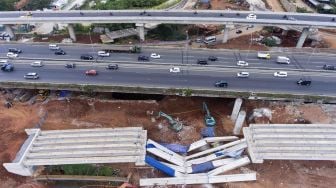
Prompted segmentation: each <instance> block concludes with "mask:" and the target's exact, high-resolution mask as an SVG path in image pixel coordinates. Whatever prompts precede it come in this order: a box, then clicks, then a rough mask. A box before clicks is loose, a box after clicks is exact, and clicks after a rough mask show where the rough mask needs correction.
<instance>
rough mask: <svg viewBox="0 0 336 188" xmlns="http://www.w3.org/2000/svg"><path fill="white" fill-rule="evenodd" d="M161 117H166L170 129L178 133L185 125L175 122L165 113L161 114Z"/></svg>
mask: <svg viewBox="0 0 336 188" xmlns="http://www.w3.org/2000/svg"><path fill="white" fill-rule="evenodd" d="M159 117H165V118H166V119H168V121H169V125H170V128H171V129H173V130H174V131H176V132H179V131H180V130H182V128H183V124H182V122H180V121H177V120H174V119H173V118H172V117H170V116H169V115H167V114H165V113H164V112H161V111H160V112H159Z"/></svg>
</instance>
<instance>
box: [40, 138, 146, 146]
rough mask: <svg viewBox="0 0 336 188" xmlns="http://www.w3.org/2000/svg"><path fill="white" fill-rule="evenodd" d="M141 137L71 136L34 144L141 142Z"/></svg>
mask: <svg viewBox="0 0 336 188" xmlns="http://www.w3.org/2000/svg"><path fill="white" fill-rule="evenodd" d="M141 141H142V139H141V138H120V137H112V138H110V137H105V138H99V137H95V138H87V139H84V138H72V139H59V140H40V141H38V142H36V143H34V146H42V145H53V144H84V143H96V142H114V143H125V142H141Z"/></svg>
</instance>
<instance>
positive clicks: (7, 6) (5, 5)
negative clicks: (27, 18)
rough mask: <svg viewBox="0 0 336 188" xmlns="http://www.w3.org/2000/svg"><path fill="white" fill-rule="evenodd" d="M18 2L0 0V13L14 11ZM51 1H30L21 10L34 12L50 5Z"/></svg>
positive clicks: (15, 0) (14, 0) (16, 0)
mask: <svg viewBox="0 0 336 188" xmlns="http://www.w3.org/2000/svg"><path fill="white" fill-rule="evenodd" d="M18 1H19V0H0V11H13V10H15V3H17V2H18ZM51 2H52V0H31V1H29V3H28V4H27V5H26V6H24V7H23V8H22V9H23V10H36V9H40V10H42V9H43V8H46V7H48V6H49V5H50V3H51Z"/></svg>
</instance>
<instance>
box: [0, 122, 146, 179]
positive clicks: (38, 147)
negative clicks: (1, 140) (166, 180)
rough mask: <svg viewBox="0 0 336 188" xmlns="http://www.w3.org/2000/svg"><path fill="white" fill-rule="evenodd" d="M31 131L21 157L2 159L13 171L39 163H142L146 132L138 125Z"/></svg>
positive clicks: (27, 171)
mask: <svg viewBox="0 0 336 188" xmlns="http://www.w3.org/2000/svg"><path fill="white" fill-rule="evenodd" d="M27 134H30V135H34V138H33V139H30V141H29V144H25V145H23V146H22V148H21V150H22V152H20V157H19V158H20V160H16V161H13V162H12V163H5V164H4V166H5V168H6V169H7V170H8V171H9V172H12V173H15V174H19V175H24V176H31V175H33V174H32V173H33V171H31V170H30V171H29V170H24V171H23V172H24V173H22V172H20V170H19V169H20V168H21V169H32V168H33V167H34V166H40V165H63V164H88V163H133V162H134V163H136V164H137V165H144V164H145V162H144V158H145V153H146V151H145V145H146V140H147V132H146V131H145V130H143V129H142V128H141V127H126V128H114V129H112V128H106V129H72V130H54V131H41V130H39V129H34V130H32V129H28V130H27Z"/></svg>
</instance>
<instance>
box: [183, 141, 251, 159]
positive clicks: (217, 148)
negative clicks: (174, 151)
mask: <svg viewBox="0 0 336 188" xmlns="http://www.w3.org/2000/svg"><path fill="white" fill-rule="evenodd" d="M245 142H246V140H245V139H241V140H237V141H234V142H230V143H227V144H224V145H221V146H217V147H215V148H211V149H208V150H205V151H201V152H198V153H195V154H192V155H189V156H187V157H186V158H185V159H186V160H189V159H192V158H196V157H200V156H203V155H206V154H209V153H213V152H216V151H219V150H223V149H226V148H229V147H232V146H234V145H238V144H241V143H245Z"/></svg>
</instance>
